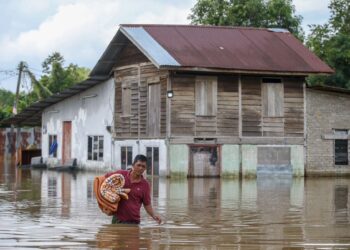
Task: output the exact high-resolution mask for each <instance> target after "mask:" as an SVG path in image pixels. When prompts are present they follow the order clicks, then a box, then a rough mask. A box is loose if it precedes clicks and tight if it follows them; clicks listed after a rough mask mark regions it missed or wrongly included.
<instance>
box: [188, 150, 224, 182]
mask: <svg viewBox="0 0 350 250" xmlns="http://www.w3.org/2000/svg"><path fill="white" fill-rule="evenodd" d="M219 149H220V148H219V147H218V146H217V145H192V146H190V167H189V171H188V176H189V177H219V176H220V160H219V159H220V157H219V155H220V150H219Z"/></svg>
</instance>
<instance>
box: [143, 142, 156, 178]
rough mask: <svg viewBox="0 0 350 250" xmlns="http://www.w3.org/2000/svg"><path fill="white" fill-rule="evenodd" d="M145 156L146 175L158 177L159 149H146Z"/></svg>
mask: <svg viewBox="0 0 350 250" xmlns="http://www.w3.org/2000/svg"><path fill="white" fill-rule="evenodd" d="M146 156H147V174H148V175H159V148H158V147H147V148H146Z"/></svg>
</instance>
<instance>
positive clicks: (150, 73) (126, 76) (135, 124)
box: [114, 63, 167, 138]
mask: <svg viewBox="0 0 350 250" xmlns="http://www.w3.org/2000/svg"><path fill="white" fill-rule="evenodd" d="M139 73H140V75H139ZM114 77H115V96H116V99H115V136H116V138H138V137H139V136H140V137H139V138H153V137H152V136H148V132H147V115H148V107H147V105H148V93H147V92H148V84H161V98H160V101H159V102H160V103H159V105H161V116H160V131H161V133H160V137H161V138H164V137H165V133H166V99H165V96H166V83H167V80H166V79H167V72H160V71H159V70H158V69H157V68H156V67H155V66H154V65H153V64H150V63H148V64H141V67H140V72H139V69H138V67H137V65H131V66H130V67H127V66H126V67H122V68H120V69H118V68H116V69H115V72H114ZM123 81H128V82H131V115H130V116H123V114H122V103H121V102H122V96H121V95H122V88H121V85H122V83H123ZM139 81H140V87H139Z"/></svg>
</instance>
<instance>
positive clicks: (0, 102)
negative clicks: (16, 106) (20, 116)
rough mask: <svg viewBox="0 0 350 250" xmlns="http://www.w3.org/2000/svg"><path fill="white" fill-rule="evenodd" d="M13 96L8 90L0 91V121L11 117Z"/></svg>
mask: <svg viewBox="0 0 350 250" xmlns="http://www.w3.org/2000/svg"><path fill="white" fill-rule="evenodd" d="M14 100H15V95H14V94H13V93H12V92H11V91H8V90H5V89H0V120H2V119H6V118H8V117H10V116H11V115H12V106H13V102H14Z"/></svg>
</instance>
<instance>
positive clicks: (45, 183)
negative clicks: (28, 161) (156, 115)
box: [0, 163, 350, 249]
mask: <svg viewBox="0 0 350 250" xmlns="http://www.w3.org/2000/svg"><path fill="white" fill-rule="evenodd" d="M99 174H101V173H88V172H77V173H62V172H55V171H48V170H21V169H18V168H15V167H14V166H11V164H5V163H0V248H3V249H9V248H15V247H18V248H69V249H71V248H79V249H89V248H114V249H126V248H129V249H139V248H142V249H287V248H297V249H305V248H306V249H315V248H318V249H350V211H349V207H350V202H349V196H350V195H349V187H350V179H341V178H321V179H316V178H312V179H302V178H301V179H292V178H286V177H284V178H282V177H274V178H258V179H256V180H223V179H216V178H212V179H209V178H206V179H204V178H201V179H180V180H176V179H165V178H154V179H150V181H151V183H152V188H153V190H152V194H153V205H154V207H155V209H156V210H157V211H158V212H159V214H160V215H161V216H162V218H163V220H164V224H162V225H157V224H156V223H155V222H154V221H153V220H152V219H151V218H149V217H148V216H147V215H146V213H145V211H144V210H142V223H141V225H140V226H119V225H111V224H110V220H111V218H109V217H107V216H106V215H104V214H102V212H100V210H99V209H98V206H97V203H96V200H95V198H94V194H93V188H92V185H93V179H94V177H95V176H96V175H99Z"/></svg>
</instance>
